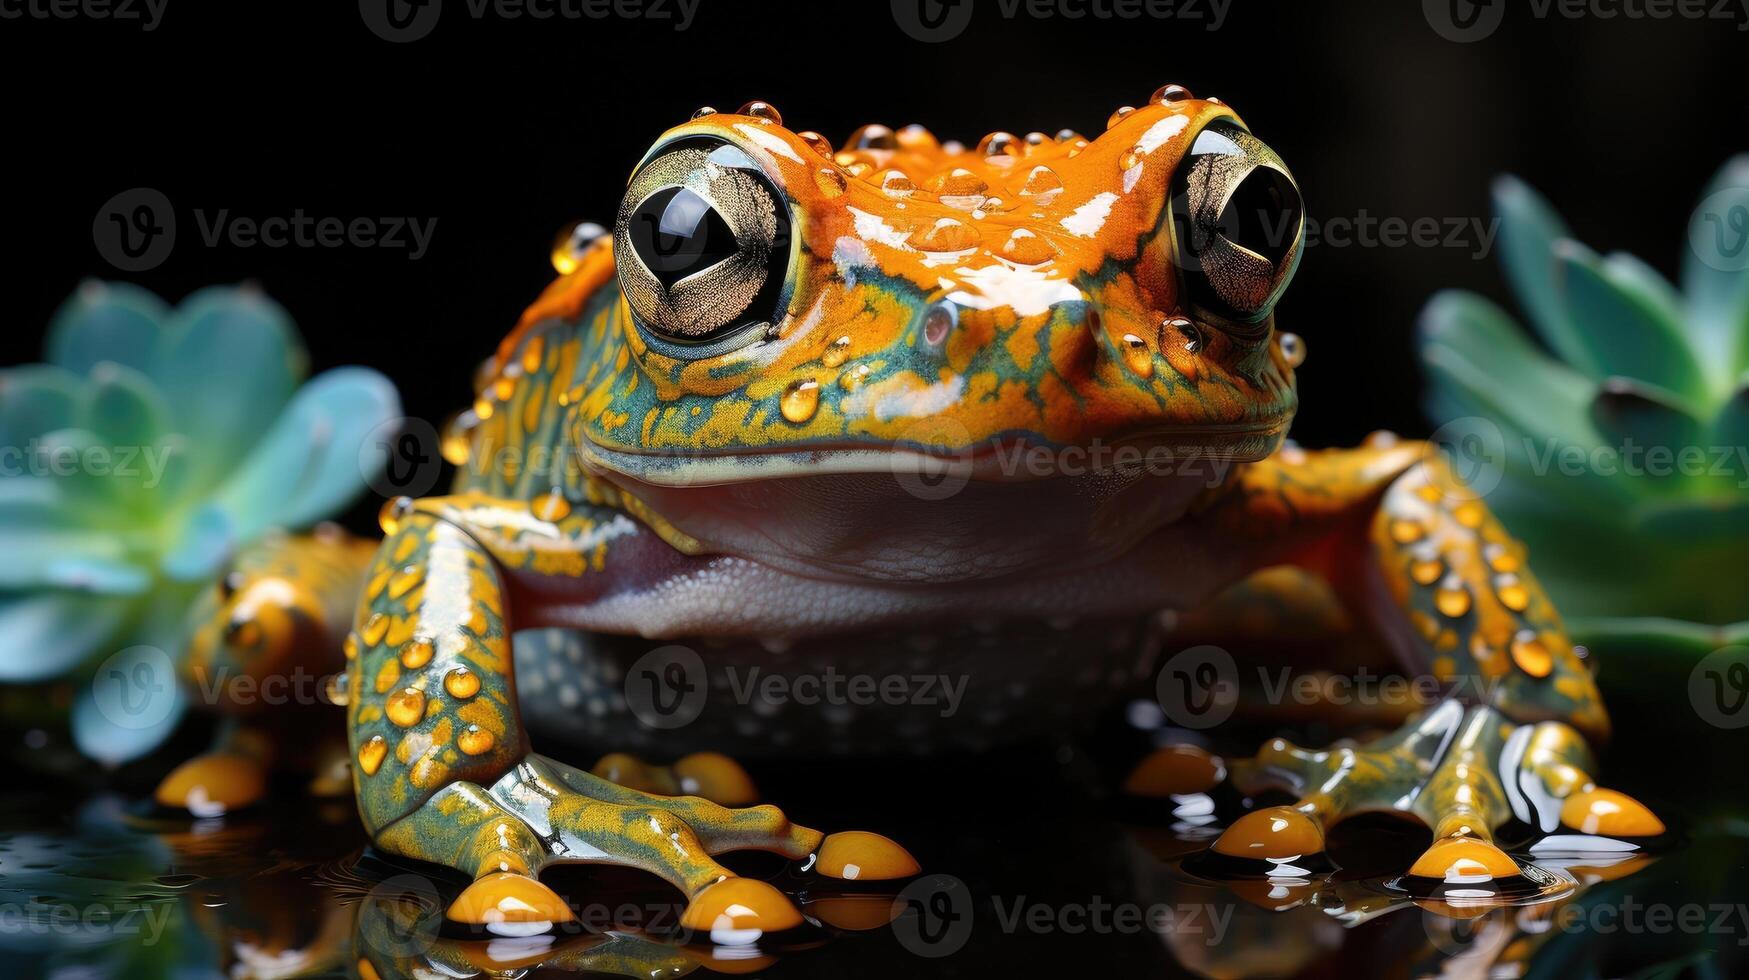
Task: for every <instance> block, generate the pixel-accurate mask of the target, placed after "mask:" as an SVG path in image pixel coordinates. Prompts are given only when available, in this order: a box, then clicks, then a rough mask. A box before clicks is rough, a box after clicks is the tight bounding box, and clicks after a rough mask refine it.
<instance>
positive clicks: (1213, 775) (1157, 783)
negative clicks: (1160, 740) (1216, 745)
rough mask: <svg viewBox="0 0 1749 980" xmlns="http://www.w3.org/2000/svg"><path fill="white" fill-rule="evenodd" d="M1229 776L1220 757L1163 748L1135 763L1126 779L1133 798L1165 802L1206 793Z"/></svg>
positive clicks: (1195, 750)
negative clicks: (1167, 799) (1170, 799)
mask: <svg viewBox="0 0 1749 980" xmlns="http://www.w3.org/2000/svg"><path fill="white" fill-rule="evenodd" d="M1226 776H1227V770H1226V766H1225V765H1223V764H1222V762H1221V760H1220V757H1218V756H1215V755H1211V754H1209V753H1208V752H1207V751H1204V750H1203V749H1200V748H1197V747H1196V746H1194V745H1164V746H1161V747H1160V748H1157V749H1155V750H1154V751H1153V752H1151V753H1149V754H1148V756H1147V757H1146V758H1144V759H1142V761H1141V762H1138V763H1136V767H1135V768H1134V769H1131V770H1130V774H1129V776H1128V777H1126V778H1125V779H1124V783H1123V790H1124V792H1125V793H1128V794H1129V795H1131V796H1140V797H1145V798H1148V799H1164V798H1166V797H1172V796H1185V795H1188V794H1191V793H1206V792H1208V791H1209V790H1211V789H1213V788H1214V787H1215V786H1216V785H1217V784H1219V783H1220V781H1221V780H1223V779H1225V778H1226Z"/></svg>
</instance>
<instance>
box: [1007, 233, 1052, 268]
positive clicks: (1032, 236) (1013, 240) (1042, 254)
mask: <svg viewBox="0 0 1749 980" xmlns="http://www.w3.org/2000/svg"><path fill="white" fill-rule="evenodd" d="M1000 254H1001V256H1002V257H1003V258H1005V259H1007V260H1008V261H1010V262H1014V263H1017V264H1019V265H1038V264H1040V263H1042V262H1049V261H1050V260H1051V259H1054V258H1056V257H1057V247H1056V246H1055V245H1052V244H1051V242H1050V240H1049V239H1047V238H1045V237H1043V236H1042V235H1039V234H1038V233H1036V232H1034V231H1031V230H1030V229H1026V228H1016V229H1014V232H1013V233H1012V234H1010V235H1009V236H1008V240H1007V241H1005V242H1003V243H1002V248H1001V249H1000Z"/></svg>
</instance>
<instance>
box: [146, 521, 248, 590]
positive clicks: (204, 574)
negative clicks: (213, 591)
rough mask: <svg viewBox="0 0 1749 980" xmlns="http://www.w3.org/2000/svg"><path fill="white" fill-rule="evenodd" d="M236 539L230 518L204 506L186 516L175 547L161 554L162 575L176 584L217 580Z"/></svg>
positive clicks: (232, 551) (235, 544) (229, 556)
mask: <svg viewBox="0 0 1749 980" xmlns="http://www.w3.org/2000/svg"><path fill="white" fill-rule="evenodd" d="M238 540H239V539H238V536H237V533H236V528H235V526H234V525H233V523H232V521H231V515H230V514H228V513H226V512H225V511H224V510H223V509H222V508H220V507H217V506H214V505H213V504H205V505H203V506H201V507H200V508H199V509H197V510H196V511H195V512H194V513H193V514H192V515H190V516H189V518H188V520H187V522H186V523H185V524H184V525H183V526H182V533H181V534H179V535H177V537H176V543H175V545H174V546H173V547H172V548H171V549H170V550H169V551H167V552H166V553H165V555H164V562H163V568H164V574H165V575H168V576H169V577H170V578H171V579H173V580H175V581H178V582H202V581H207V580H210V579H214V578H217V577H218V575H219V572H220V570H222V569H223V568H224V567H225V564H226V563H227V562H229V561H230V560H231V555H232V554H233V553H234V551H235V549H236V546H237V543H238Z"/></svg>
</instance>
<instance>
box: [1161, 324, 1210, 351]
mask: <svg viewBox="0 0 1749 980" xmlns="http://www.w3.org/2000/svg"><path fill="white" fill-rule="evenodd" d="M1160 331H1161V334H1162V336H1161V339H1160V346H1162V347H1164V346H1166V339H1165V336H1164V335H1165V333H1166V332H1167V331H1172V332H1174V333H1176V334H1178V336H1179V337H1180V338H1182V339H1183V341H1184V349H1185V350H1187V351H1189V352H1190V353H1192V354H1195V353H1197V352H1199V351H1201V350H1202V348H1203V336H1202V328H1201V327H1199V326H1197V325H1196V323H1195V322H1194V321H1192V320H1189V319H1187V318H1185V317H1181V316H1174V317H1167V318H1166V322H1164V323H1162V324H1161V325H1160Z"/></svg>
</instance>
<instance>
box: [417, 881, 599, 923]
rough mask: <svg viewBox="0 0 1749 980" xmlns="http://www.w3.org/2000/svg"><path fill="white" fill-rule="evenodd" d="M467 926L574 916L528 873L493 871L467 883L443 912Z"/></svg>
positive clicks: (547, 920) (543, 920)
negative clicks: (465, 887)
mask: <svg viewBox="0 0 1749 980" xmlns="http://www.w3.org/2000/svg"><path fill="white" fill-rule="evenodd" d="M446 914H447V915H448V916H449V918H450V920H451V921H454V922H463V923H467V924H469V925H477V926H479V925H492V924H494V923H501V922H518V923H526V922H569V921H571V919H572V918H574V916H572V914H571V907H570V906H568V905H566V904H565V900H564V899H562V898H560V897H559V896H558V895H557V894H556V893H554V892H553V890H552V889H551V888H548V887H547V886H545V885H543V884H541V883H540V882H539V881H536V880H535V879H533V878H530V877H528V876H527V875H519V874H515V873H513V872H509V871H495V872H493V873H492V874H489V875H486V876H484V877H482V878H480V879H479V880H478V881H475V882H474V883H473V884H471V885H469V886H468V887H467V889H466V890H464V891H463V892H462V893H461V894H460V895H458V896H456V900H455V901H454V902H451V903H450V906H449V911H448V912H447V913H446Z"/></svg>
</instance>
